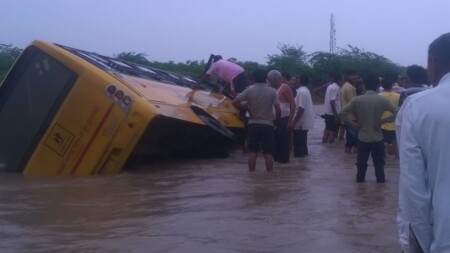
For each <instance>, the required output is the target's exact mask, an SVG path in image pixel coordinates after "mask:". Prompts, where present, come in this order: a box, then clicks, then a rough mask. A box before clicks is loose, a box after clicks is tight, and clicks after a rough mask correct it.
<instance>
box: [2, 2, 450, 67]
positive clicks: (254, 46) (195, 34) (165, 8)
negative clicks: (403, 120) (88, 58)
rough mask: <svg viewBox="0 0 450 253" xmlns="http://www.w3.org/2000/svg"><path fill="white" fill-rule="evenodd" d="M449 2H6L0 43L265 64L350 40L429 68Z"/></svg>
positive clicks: (447, 26) (446, 23)
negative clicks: (298, 50)
mask: <svg viewBox="0 0 450 253" xmlns="http://www.w3.org/2000/svg"><path fill="white" fill-rule="evenodd" d="M449 10H450V1H448V0H376V1H375V0H374V1H368V0H277V1H275V0H272V1H268V0H0V43H3V44H13V45H14V46H17V47H19V48H24V47H26V46H27V45H28V44H29V43H30V42H31V41H32V40H34V39H43V40H47V41H50V42H55V43H59V44H63V45H66V46H71V47H75V48H79V49H83V50H86V51H93V52H97V53H100V54H104V55H108V56H113V54H117V53H120V52H123V51H126V52H144V53H146V54H147V56H148V59H149V60H157V61H169V60H173V61H175V62H179V61H182V62H184V61H186V60H202V59H205V60H206V59H207V58H208V57H209V54H210V53H216V54H221V55H223V56H224V57H225V58H229V57H235V58H237V59H238V60H241V61H244V60H249V61H257V62H259V63H266V61H267V59H266V57H267V55H268V54H277V53H279V51H278V49H277V45H278V44H279V43H286V44H291V45H301V46H303V48H304V50H305V51H306V52H307V53H313V52H315V51H329V37H330V14H331V13H334V16H335V22H336V25H335V28H336V38H337V43H336V45H337V47H346V46H347V45H348V44H350V45H353V46H357V47H359V48H362V49H365V50H367V51H371V52H374V53H377V54H381V55H383V56H385V57H387V58H389V59H391V60H392V61H393V62H396V63H399V64H401V65H411V64H419V65H424V66H425V65H426V57H427V47H428V45H429V43H430V42H431V41H432V40H433V39H435V38H436V37H437V36H439V35H441V34H443V33H446V32H450V19H449V18H448V12H449Z"/></svg>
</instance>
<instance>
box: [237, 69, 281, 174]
mask: <svg viewBox="0 0 450 253" xmlns="http://www.w3.org/2000/svg"><path fill="white" fill-rule="evenodd" d="M253 79H254V81H255V84H253V85H252V86H251V87H249V88H247V89H246V90H244V91H243V92H242V93H241V94H239V95H238V96H237V97H236V98H235V99H234V100H233V105H234V106H236V107H238V108H242V109H248V112H249V114H250V117H249V121H248V130H247V141H248V151H249V155H248V170H249V171H250V172H252V171H255V169H256V156H257V154H258V150H259V147H260V146H262V151H263V154H264V159H265V161H266V170H267V171H272V168H273V156H272V155H273V151H274V146H275V145H274V131H273V130H274V129H273V122H274V115H273V113H272V109H273V108H275V112H276V118H275V119H276V121H279V119H280V102H279V101H278V96H277V93H276V91H275V90H274V89H273V88H272V87H270V86H269V85H268V84H267V83H266V80H267V71H265V70H262V69H257V70H255V71H253ZM241 102H247V107H248V108H243V106H242V104H241Z"/></svg>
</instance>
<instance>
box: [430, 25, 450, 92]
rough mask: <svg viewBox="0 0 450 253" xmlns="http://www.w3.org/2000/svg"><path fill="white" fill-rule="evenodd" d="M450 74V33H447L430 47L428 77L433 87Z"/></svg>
mask: <svg viewBox="0 0 450 253" xmlns="http://www.w3.org/2000/svg"><path fill="white" fill-rule="evenodd" d="M449 72H450V33H445V34H443V35H441V36H439V38H437V39H435V40H434V41H433V42H431V44H430V46H429V47H428V77H429V80H430V82H431V84H433V85H435V86H436V85H438V83H439V80H441V78H442V77H443V76H444V75H445V74H447V73H449Z"/></svg>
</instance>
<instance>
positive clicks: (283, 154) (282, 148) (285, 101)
mask: <svg viewBox="0 0 450 253" xmlns="http://www.w3.org/2000/svg"><path fill="white" fill-rule="evenodd" d="M267 81H268V82H269V84H270V86H272V87H273V88H275V90H276V91H277V94H278V100H279V101H280V109H281V119H280V122H279V124H278V125H277V126H276V129H275V151H274V154H273V158H274V160H275V161H276V162H279V163H288V162H289V154H290V146H291V139H292V138H291V132H290V131H289V129H288V123H289V122H291V120H292V118H293V116H294V112H295V101H294V95H293V93H292V89H291V87H290V86H289V85H288V84H287V83H283V76H282V75H281V73H280V71H278V70H271V71H269V73H268V74H267Z"/></svg>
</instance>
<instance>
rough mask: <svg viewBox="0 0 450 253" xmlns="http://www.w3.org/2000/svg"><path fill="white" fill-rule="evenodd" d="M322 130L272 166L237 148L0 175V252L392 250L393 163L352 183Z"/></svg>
mask: <svg viewBox="0 0 450 253" xmlns="http://www.w3.org/2000/svg"><path fill="white" fill-rule="evenodd" d="M322 129H323V120H322V119H321V118H320V117H317V119H316V125H315V129H314V130H313V131H311V133H310V138H309V148H310V155H309V157H307V158H298V159H292V160H291V163H290V164H289V165H283V166H280V165H278V164H275V169H274V171H273V172H272V173H267V172H265V169H264V163H263V158H262V157H259V158H258V164H257V170H256V172H254V173H249V172H248V171H247V164H246V157H245V156H243V155H242V153H241V151H240V150H237V151H236V152H235V153H233V154H232V155H231V156H230V157H229V158H226V159H210V160H195V161H192V160H190V161H171V162H165V163H158V164H153V165H146V166H142V167H140V168H138V169H136V170H134V171H129V172H124V173H122V174H120V175H117V176H98V177H88V178H74V179H49V180H29V179H25V178H23V177H22V176H21V175H11V174H0V252H345V253H349V252H350V253H351V252H400V248H399V246H398V243H397V241H398V240H397V237H398V236H397V228H396V222H395V215H396V209H397V185H398V184H397V182H398V161H397V160H395V158H393V157H388V158H387V161H386V180H387V182H386V183H385V184H377V183H376V182H375V175H374V170H373V167H372V166H371V165H369V170H368V174H367V178H366V182H365V183H364V184H357V183H355V182H354V179H355V172H356V169H355V165H354V163H355V160H356V156H355V155H346V154H344V152H343V151H344V147H343V145H344V143H343V142H340V143H335V144H331V145H330V144H322V143H321V133H322ZM369 164H371V162H369Z"/></svg>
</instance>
